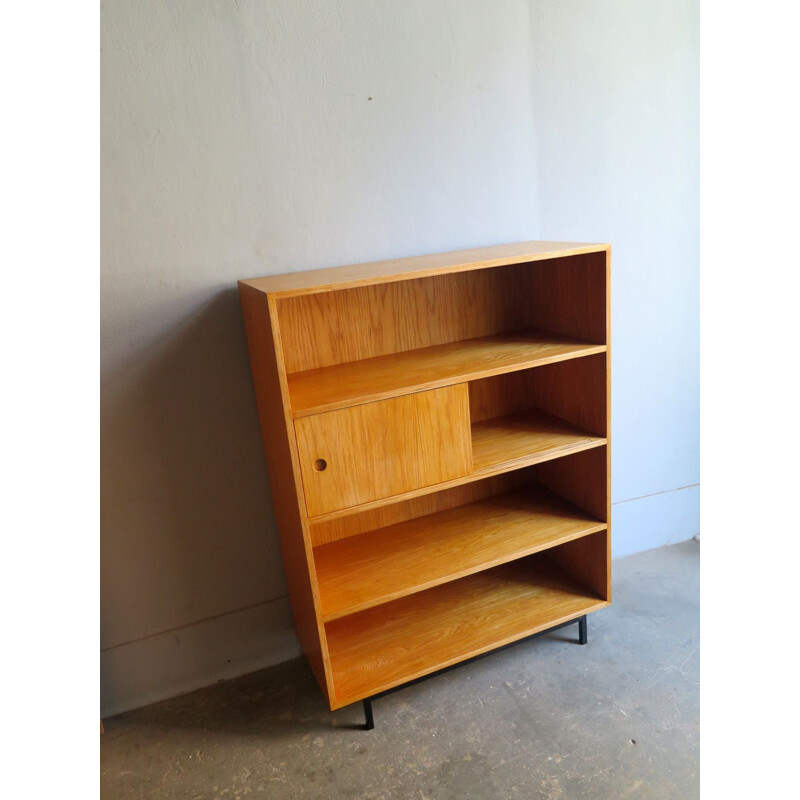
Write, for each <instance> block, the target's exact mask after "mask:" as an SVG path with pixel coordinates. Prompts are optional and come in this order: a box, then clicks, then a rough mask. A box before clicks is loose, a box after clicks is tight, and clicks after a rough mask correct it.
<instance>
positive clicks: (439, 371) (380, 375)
mask: <svg viewBox="0 0 800 800" xmlns="http://www.w3.org/2000/svg"><path fill="white" fill-rule="evenodd" d="M604 352H606V346H605V345H602V344H591V343H588V342H581V341H578V340H576V339H571V338H570V337H568V336H561V335H560V334H556V333H551V332H549V331H543V330H527V331H520V332H516V333H506V334H498V335H494V336H485V337H482V338H480V339H468V340H466V341H461V342H452V343H450V344H442V345H436V346H434V347H425V348H422V349H420V350H409V351H407V352H404V353H393V354H391V355H386V356H379V357H377V358H367V359H364V360H362V361H351V362H348V363H346V364H337V365H335V366H332V367H321V368H320V369H312V370H308V371H306V372H295V373H293V374H290V375H288V376H287V378H288V384H289V397H290V399H291V405H292V415H293V416H294V417H305V416H308V415H310V414H319V413H320V412H323V411H333V410H334V409H337V408H344V407H347V406H353V405H358V404H360V403H368V402H373V401H375V400H385V399H387V398H389V397H397V396H399V395H403V394H408V393H410V392H418V391H421V390H423V389H436V388H438V387H440V386H448V385H450V384H454V383H462V382H464V381H469V380H475V379H476V378H487V377H489V376H491V375H499V374H501V373H504V372H514V371H516V370H521V369H527V368H529V367H537V366H541V365H544V364H552V363H554V362H556V361H566V360H567V359H570V358H579V357H581V356H589V355H593V354H594V353H604Z"/></svg>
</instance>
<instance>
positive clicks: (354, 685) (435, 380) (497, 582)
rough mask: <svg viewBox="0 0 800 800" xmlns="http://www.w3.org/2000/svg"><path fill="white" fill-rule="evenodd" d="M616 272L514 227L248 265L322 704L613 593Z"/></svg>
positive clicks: (259, 390) (410, 676) (410, 677)
mask: <svg viewBox="0 0 800 800" xmlns="http://www.w3.org/2000/svg"><path fill="white" fill-rule="evenodd" d="M609 270H610V247H609V246H608V245H605V244H574V243H563V242H522V243H517V244H507V245H500V246H495V247H486V248H480V249H475V250H465V251H459V252H452V253H439V254H434V255H426V256H419V257H414V258H404V259H398V260H393V261H381V262H375V263H371V264H358V265H354V266H348V267H335V268H331V269H322V270H311V271H305V272H296V273H289V274H285V275H276V276H271V277H264V278H253V279H250V280H243V281H240V282H239V294H240V299H241V305H242V311H243V317H244V322H245V329H246V332H247V341H248V348H249V351H250V362H251V368H252V375H253V383H254V387H255V393H256V399H257V403H258V410H259V417H260V421H261V432H262V437H263V443H264V449H265V452H266V457H267V464H268V468H269V478H270V487H271V490H272V496H273V505H274V509H275V517H276V522H277V526H278V531H279V535H280V541H281V551H282V556H283V562H284V569H285V573H286V580H287V584H288V587H289V593H290V597H291V605H292V614H293V619H294V625H295V630H296V632H297V637H298V639H299V641H300V644H301V646H302V648H303V650H304V652H305V654H306V657H307V658H308V662H309V664H310V665H311V668H312V670H313V672H314V674H315V676H316V678H317V681H318V682H319V685H320V687H321V689H322V691H323V693H324V695H325V697H326V699H327V701H328V703H329V705H330V708H331V709H336V708H340V707H342V706H345V705H348V704H350V703H353V702H356V701H359V700H363V701H365V703H369V701H370V700H371V699H373V698H374V697H376V696H377V695H380V694H382V693H386V692H387V691H389V690H392V689H394V688H396V687H399V686H402V685H404V684H407V683H409V682H411V681H414V680H416V679H419V678H421V677H423V676H425V675H429V674H431V673H434V672H437V671H439V670H442V669H444V668H447V667H450V666H452V665H455V664H458V663H460V662H462V661H465V660H467V659H470V658H473V657H476V656H478V655H480V654H484V653H487V652H489V651H491V650H494V649H496V648H498V647H501V646H504V645H507V644H509V643H511V642H515V641H517V640H520V639H523V638H526V637H529V636H531V635H534V634H537V633H541V632H543V631H547V630H549V629H552V628H554V627H557V626H560V625H563V624H565V623H568V622H570V621H575V620H580V621H581V623H582V628H581V635H582V640H583V641H585V630H586V629H585V619H586V615H587V614H588V613H590V612H592V611H596V610H597V609H600V608H603V607H604V606H606V605H608V604H609V602H610V599H611V583H610V527H609V523H610V491H609V487H610V481H609V477H610V439H609V435H610V426H609V423H610V392H609V389H610V386H609V384H610V381H609V366H610V326H609V320H610V312H609ZM265 490H266V487H265ZM365 710H366V711H367V714H368V725H370V724H371V706H367V705H365Z"/></svg>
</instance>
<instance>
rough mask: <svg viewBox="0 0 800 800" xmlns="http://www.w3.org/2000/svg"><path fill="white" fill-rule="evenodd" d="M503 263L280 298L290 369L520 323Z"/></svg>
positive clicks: (384, 352) (480, 333)
mask: <svg viewBox="0 0 800 800" xmlns="http://www.w3.org/2000/svg"><path fill="white" fill-rule="evenodd" d="M512 277H513V276H511V275H510V274H509V273H508V272H506V271H504V270H491V269H490V270H478V271H475V272H467V273H453V274H448V275H440V276H437V277H433V278H426V279H424V280H422V279H417V280H409V281H402V282H399V283H388V284H379V285H374V286H362V287H359V288H356V289H347V290H343V291H337V292H327V293H324V294H316V295H308V296H303V297H294V298H289V299H285V300H280V301H279V304H278V307H279V309H280V311H279V313H280V322H281V330H282V331H283V332H284V337H285V343H286V345H285V346H286V359H287V361H286V368H287V370H288V371H289V372H290V373H294V372H304V371H306V370H313V369H318V368H321V367H330V366H334V365H337V364H344V363H348V362H353V361H361V360H364V359H369V358H375V357H380V356H386V355H392V354H396V353H403V352H407V351H409V350H419V349H421V348H426V347H433V346H436V345H442V344H449V343H451V342H460V341H464V340H468V339H476V338H480V337H484V336H491V335H494V334H498V333H504V332H510V331H513V330H516V329H517V327H518V326H517V318H516V306H517V297H516V291H517V288H518V287H517V284H516V282H515V281H513V280H512Z"/></svg>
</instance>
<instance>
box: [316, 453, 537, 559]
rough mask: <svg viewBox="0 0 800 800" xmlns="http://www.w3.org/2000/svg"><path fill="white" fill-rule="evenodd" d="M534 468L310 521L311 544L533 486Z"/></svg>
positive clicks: (343, 537)
mask: <svg viewBox="0 0 800 800" xmlns="http://www.w3.org/2000/svg"><path fill="white" fill-rule="evenodd" d="M534 469H535V468H534V467H528V468H527V469H517V470H513V471H511V472H505V473H502V474H500V475H493V476H492V477H490V478H484V479H483V480H475V481H472V482H470V483H464V484H461V485H459V486H454V487H453V488H451V489H441V488H440V485H439V486H437V487H436V489H437V491H431V492H429V493H428V494H423V495H420V496H418V497H412V498H411V499H408V500H401V501H398V502H394V503H389V504H383V505H380V506H378V507H377V508H371V509H368V510H366V511H360V512H354V513H352V514H349V515H348V516H344V517H337V518H335V519H323V520H322V521H319V519H318V518H317V519H313V520H309V530H310V533H311V541H312V544H313V545H314V547H315V548H316V547H318V546H319V545H322V544H329V543H330V542H336V541H339V540H340V539H346V538H347V537H349V536H358V534H360V533H366V532H367V531H374V530H377V529H378V528H388V527H389V526H390V525H396V524H397V523H399V522H405V521H406V520H409V519H416V518H417V517H424V516H427V515H428V514H436V513H438V512H439V511H447V510H448V509H450V508H455V507H456V506H463V505H467V503H475V502H477V501H478V500H483V499H485V498H487V497H492V496H493V495H497V494H503V493H504V492H508V491H512V490H513V489H517V488H519V487H520V486H526V485H530V484H532V483H534V482H535V479H534V477H533V475H534V473H533V470H534Z"/></svg>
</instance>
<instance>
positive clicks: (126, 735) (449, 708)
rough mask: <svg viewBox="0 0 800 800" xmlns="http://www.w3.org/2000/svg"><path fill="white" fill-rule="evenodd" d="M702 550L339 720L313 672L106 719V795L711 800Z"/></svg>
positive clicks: (651, 563)
mask: <svg viewBox="0 0 800 800" xmlns="http://www.w3.org/2000/svg"><path fill="white" fill-rule="evenodd" d="M699 551H700V547H699V544H698V543H697V542H694V541H691V542H685V543H683V544H679V545H675V546H672V547H667V548H662V549H660V550H653V551H650V552H648V553H640V554H638V555H634V556H629V557H628V558H625V559H621V560H619V561H615V562H614V598H613V604H612V605H611V607H610V608H607V609H604V610H602V611H599V612H597V613H596V614H594V615H592V616H590V617H589V644H588V645H587V646H586V647H580V646H577V645H576V644H574V643H573V642H574V641H575V637H576V636H577V626H574V627H573V626H571V627H568V628H565V629H563V630H560V631H557V632H555V633H553V634H550V635H549V636H545V637H542V638H540V639H535V640H532V641H529V642H525V643H523V644H520V645H519V646H517V647H512V648H510V649H508V650H504V651H501V652H499V653H495V654H493V655H492V656H489V657H487V658H483V659H480V660H478V661H476V662H473V663H471V664H468V665H465V666H463V667H461V668H459V669H456V670H453V671H451V672H448V673H446V674H444V675H441V676H439V677H436V678H432V679H430V680H428V681H424V682H423V683H421V684H417V685H415V686H411V687H409V688H407V689H404V690H402V691H400V692H396V693H395V694H392V695H389V696H388V697H385V698H382V699H380V700H376V701H375V704H374V709H375V725H376V728H375V730H373V731H369V732H367V731H363V730H359V729H358V726H360V724H361V723H362V721H363V717H362V712H361V705H360V704H358V705H356V706H350V707H348V708H345V709H341V710H339V711H337V712H334V713H331V712H330V711H328V710H327V708H326V706H325V705H324V702H323V700H322V695H321V694H320V692H319V690H318V688H317V686H316V684H315V683H314V680H313V678H312V676H311V673H310V672H309V670H308V668H307V667H306V665H305V662H304V661H294V662H290V663H288V664H281V665H279V666H277V667H272V668H270V669H267V670H263V671H261V672H258V673H254V674H252V675H248V676H246V677H243V678H239V679H237V680H234V681H229V682H227V683H222V684H218V685H216V686H212V687H209V688H207V689H201V690H199V691H197V692H192V693H191V694H188V695H184V696H183V697H178V698H175V699H173V700H167V701H164V702H162V703H156V704H154V705H152V706H148V707H147V708H143V709H139V710H137V711H132V712H129V713H127V714H122V715H120V716H118V717H114V718H111V719H108V720H106V721H105V725H106V733H105V735H104V736H102V737H101V791H102V797H103V798H104V800H114V799H116V798H119V800H129V799H130V800H133V798H137V800H139V799H140V798H156V797H157V798H163V799H164V800H172V798H197V800H200V798H203V800H205V798H226V799H227V800H235V798H242V800H244V798H246V797H247V798H249V800H256V798H281V799H282V798H364V799H367V798H372V799H373V800H380V798H384V799H385V800H389V799H390V798H415V799H416V800H448V799H449V798H458V799H459V800H463V798H514V797H519V798H550V799H551V800H557V799H558V798H564V800H572V799H573V798H603V799H604V800H605V799H606V798H614V799H615V800H616V798H658V800H670V798H680V800H687V799H688V798H694V797H698V796H699V786H698V783H699V763H698V762H699V650H698V648H699V561H700V559H699Z"/></svg>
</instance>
